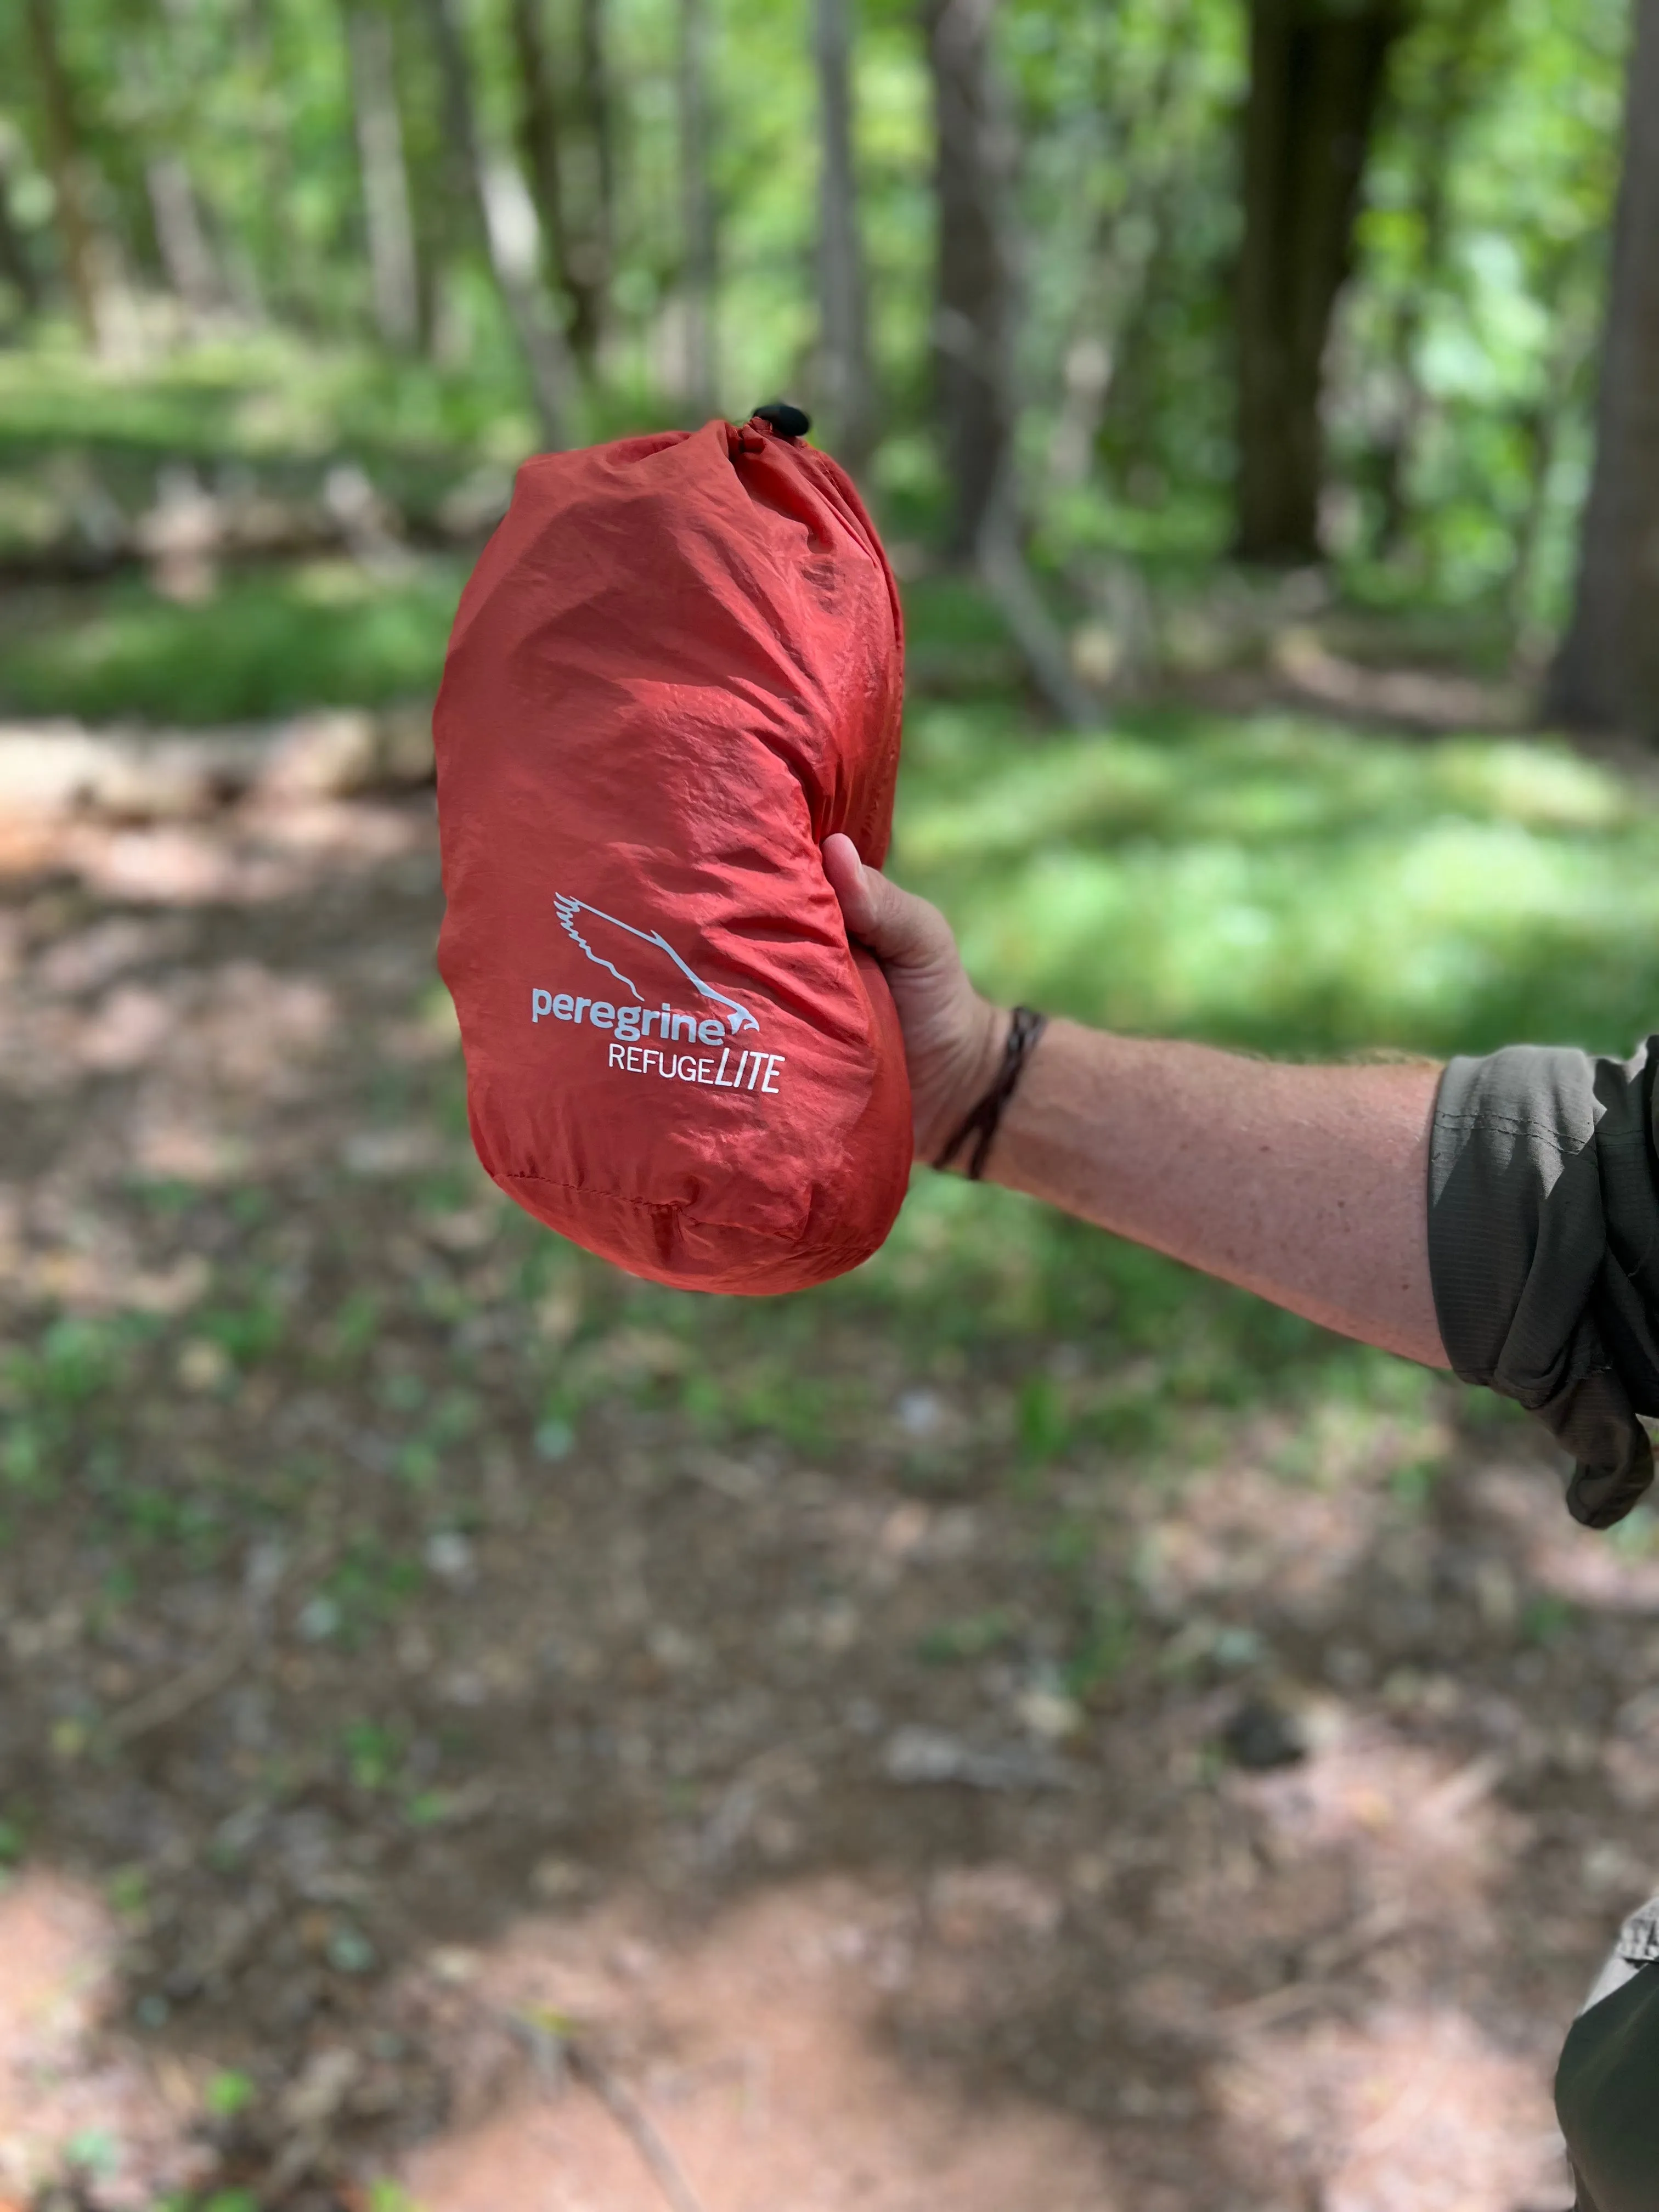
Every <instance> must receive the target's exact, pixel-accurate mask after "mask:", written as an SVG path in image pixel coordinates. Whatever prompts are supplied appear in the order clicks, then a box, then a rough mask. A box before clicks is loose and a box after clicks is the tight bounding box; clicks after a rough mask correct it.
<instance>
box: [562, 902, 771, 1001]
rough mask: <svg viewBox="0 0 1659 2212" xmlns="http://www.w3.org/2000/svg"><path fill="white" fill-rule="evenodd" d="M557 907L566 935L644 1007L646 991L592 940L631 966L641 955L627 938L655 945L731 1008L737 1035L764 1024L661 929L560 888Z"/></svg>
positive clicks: (705, 992)
mask: <svg viewBox="0 0 1659 2212" xmlns="http://www.w3.org/2000/svg"><path fill="white" fill-rule="evenodd" d="M553 906H554V910H555V911H556V914H557V915H558V917H559V923H560V927H562V929H563V931H564V933H565V935H566V936H567V937H568V938H569V939H570V940H571V941H572V943H573V944H575V945H580V947H581V949H582V951H584V952H585V953H586V955H587V957H588V958H589V959H590V960H591V961H592V963H593V964H594V965H595V967H598V968H604V969H607V970H608V971H609V973H610V974H611V975H614V976H615V977H616V979H617V981H618V982H619V983H623V984H626V986H627V987H628V988H629V991H630V992H631V993H632V994H633V995H634V997H635V1000H637V1002H638V1003H639V1004H640V1005H641V1006H644V1004H645V994H644V992H643V991H641V988H640V987H639V985H638V984H637V983H636V982H635V981H634V979H633V977H632V976H631V975H624V974H623V970H622V969H620V968H618V967H617V966H616V964H615V963H614V962H612V961H610V960H607V959H606V958H605V953H604V952H602V951H598V950H596V949H595V947H594V945H592V943H591V942H590V939H592V938H598V939H599V943H600V945H604V946H605V947H606V949H607V950H609V951H613V952H615V953H616V955H617V958H618V959H623V960H626V961H627V962H628V963H629V966H637V965H638V963H639V959H640V957H641V956H640V954H639V953H638V951H635V950H634V949H632V948H630V946H629V945H628V943H627V942H626V939H629V938H631V939H634V940H635V945H653V946H654V947H655V948H656V950H657V951H659V952H665V953H666V954H667V956H668V957H669V958H670V959H671V961H672V962H673V963H674V965H675V967H676V968H678V969H679V971H680V974H681V975H684V978H685V980H686V981H687V982H688V983H690V986H691V987H692V989H693V990H694V991H696V992H697V993H698V994H700V996H702V998H705V999H712V1000H716V1001H717V1002H718V1003H719V1004H720V1006H725V1007H726V1009H727V1012H726V1020H727V1021H728V1022H729V1023H730V1024H731V1028H732V1035H733V1036H736V1035H737V1034H738V1031H739V1030H757V1029H759V1027H760V1024H759V1023H758V1022H757V1020H756V1019H755V1017H754V1016H753V1014H751V1013H750V1011H749V1009H748V1007H747V1006H739V1005H738V1001H737V1000H735V999H728V998H727V997H726V994H725V992H724V991H717V990H715V988H714V985H713V984H712V983H705V982H704V981H703V980H702V976H701V975H698V973H697V972H696V969H695V968H693V967H692V966H690V963H688V962H686V961H684V960H682V959H681V957H680V956H679V954H678V952H676V951H675V950H674V948H673V946H672V945H671V944H670V943H669V942H668V939H666V938H665V936H664V935H663V934H662V933H661V931H660V930H656V929H651V930H646V929H635V927H634V925H633V923H632V922H631V921H617V917H616V916H615V915H611V914H602V913H601V912H600V911H599V908H598V907H596V906H589V905H588V903H587V902H586V900H585V899H579V898H572V897H570V896H568V893H566V892H564V891H560V892H559V893H558V894H557V895H556V897H555V898H554V901H553ZM579 923H580V927H579V926H578V925H579ZM619 930H620V931H621V932H623V937H622V938H618V936H617V931H619ZM584 933H586V934H584ZM678 1018H679V1019H683V1020H686V1021H690V1016H681V1017H678ZM642 1019H643V1018H642ZM641 1034H642V1035H643V1036H650V1034H651V1032H650V1030H649V1029H648V1028H646V1029H643V1030H641ZM665 1034H666V1032H665Z"/></svg>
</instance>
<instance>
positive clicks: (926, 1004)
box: [823, 832, 1008, 1160]
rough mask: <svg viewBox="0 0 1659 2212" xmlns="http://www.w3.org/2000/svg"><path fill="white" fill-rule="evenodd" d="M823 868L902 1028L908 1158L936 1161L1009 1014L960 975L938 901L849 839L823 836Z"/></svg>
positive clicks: (983, 1080)
mask: <svg viewBox="0 0 1659 2212" xmlns="http://www.w3.org/2000/svg"><path fill="white" fill-rule="evenodd" d="M823 872H824V874H825V875H826V876H827V877H828V878H829V887H830V889H831V890H833V891H834V892H835V894H836V898H837V899H838V900H839V901H840V902H841V910H842V918H843V920H844V921H846V924H847V933H848V936H849V937H855V938H857V939H858V940H859V942H860V944H861V945H866V946H867V947H868V948H869V950H870V951H872V952H873V953H874V955H875V957H876V958H877V959H878V960H879V961H880V963H881V964H882V967H883V969H884V971H885V973H886V976H887V982H888V987H889V988H890V990H891V992H892V994H893V1003H894V1005H895V1006H896V1007H897V1009H898V1018H899V1027H900V1029H901V1030H902V1031H903V1034H904V1057H905V1061H906V1064H907V1066H908V1069H909V1072H910V1097H911V1102H912V1106H913V1109H914V1115H915V1139H916V1152H917V1156H918V1157H919V1158H921V1159H924V1160H934V1159H937V1158H938V1157H939V1153H940V1152H942V1151H943V1150H944V1149H945V1146H946V1145H947V1144H948V1143H949V1142H950V1140H951V1137H952V1136H953V1135H954V1134H955V1133H956V1131H957V1128H958V1127H960V1125H961V1123H962V1121H963V1119H964V1118H965V1117H966V1115H968V1113H969V1111H970V1110H971V1109H972V1108H973V1107H974V1106H975V1104H977V1103H978V1102H979V1100H980V1099H981V1098H982V1097H984V1095H985V1093H986V1092H987V1091H988V1090H989V1089H990V1087H991V1085H992V1084H993V1082H994V1080H995V1079H996V1073H997V1070H998V1067H999V1066H1000V1063H1001V1059H1002V1050H1003V1043H1004V1040H1005V1038H1006V1033H1007V1028H1008V1016H1007V1015H1006V1013H1004V1012H1002V1010H1001V1009H1000V1007H998V1006H992V1004H991V1003H990V1001H989V1000H987V999H981V996H980V995H979V993H978V992H977V991H975V988H974V987H973V985H972V984H971V983H970V982H969V980H968V975H967V971H966V969H964V968H963V964H962V955H961V954H960V953H959V952H958V951H957V941H956V939H955V938H954V937H953V936H952V935H951V925H950V923H949V922H948V921H946V920H945V916H944V915H942V914H941V913H940V912H939V908H937V907H935V906H929V904H928V903H927V900H926V899H923V898H918V897H917V896H915V893H914V892H913V891H902V890H900V889H899V887H898V885H897V884H890V883H889V882H888V880H887V878H886V877H885V876H884V875H883V874H882V873H881V872H880V871H879V870H878V869H876V868H866V866H865V865H864V863H863V861H862V860H860V858H859V853H858V848H857V846H856V845H854V842H853V841H852V839H851V838H850V837H843V836H841V835H840V834H839V832H837V834H836V836H833V837H826V838H825V839H824V841H823Z"/></svg>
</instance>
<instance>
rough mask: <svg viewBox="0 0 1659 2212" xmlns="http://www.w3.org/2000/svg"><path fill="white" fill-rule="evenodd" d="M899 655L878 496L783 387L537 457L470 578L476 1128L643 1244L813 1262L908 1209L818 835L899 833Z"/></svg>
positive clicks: (452, 927) (498, 1171) (881, 1031)
mask: <svg viewBox="0 0 1659 2212" xmlns="http://www.w3.org/2000/svg"><path fill="white" fill-rule="evenodd" d="M902 671H903V639H902V625H901V617H900V613H899V605H898V595H897V592H896V588H895V586H894V583H893V578H892V574H891V572H890V569H889V568H888V566H887V562H886V557H885V556H884V554H883V552H882V549H881V544H880V541H879V540H878V538H877V536H876V533H875V530H874V528H873V526H872V524H871V521H870V519H869V517H868V516H867V515H866V513H865V511H864V508H863V507H862V506H861V505H860V501H859V498H858V495H857V493H856V492H855V491H854V489H853V487H852V485H851V483H849V482H848V478H847V477H845V476H844V475H843V474H842V471H841V470H840V469H838V468H837V467H836V465H835V463H834V462H833V461H831V460H829V459H828V458H827V457H826V456H825V455H823V454H822V453H816V452H814V451H813V450H812V449H811V448H810V447H805V446H801V445H798V444H796V443H795V442H794V441H793V439H791V438H789V437H787V436H785V435H780V434H778V433H777V432H775V431H774V430H773V429H772V428H771V427H770V425H769V424H768V423H765V422H761V421H760V420H759V419H758V418H757V420H756V421H755V422H751V423H750V424H749V425H747V426H746V427H745V428H743V429H736V428H732V426H730V425H729V424H727V423H724V422H711V423H709V424H708V426H707V427H706V428H703V429H702V430H698V431H696V432H694V433H692V434H690V435H686V434H684V433H681V432H672V433H670V434H667V435H662V436H656V437H647V438H629V439H624V440H623V441H620V442H619V443H617V444H615V445H611V446H599V447H592V448H591V449H589V450H588V451H586V452H583V453H551V454H547V455H544V456H543V457H541V458H540V459H536V460H532V461H528V462H526V464H525V465H524V466H523V468H521V469H520V471H519V476H518V482H517V484H516V486H515V488H514V491H513V503H512V507H511V508H510V509H509V511H508V513H507V517H506V519H505V520H504V521H503V522H502V523H501V526H500V528H499V529H498V530H497V531H496V532H495V536H494V537H493V538H491V539H490V542H489V545H488V546H487V547H486V548H485V550H484V552H483V557H482V559H481V560H480V561H479V562H478V565H477V568H476V569H475V570H474V572H473V574H472V578H471V581H470V582H469V583H468V585H467V587H466V590H465V592H464V593H463V594H462V598H461V605H460V611H459V613H458V615H457V616H456V618H455V627H454V630H453V633H452V635H451V637H450V641H449V653H448V658H447V662H446V664H445V668H444V678H443V684H442V688H441V690H440V692H439V695H438V705H437V711H436V714H435V720H434V728H435V736H436V742H437V755H438V821H439V828H440V832H441V840H442V847H443V875H444V890H445V893H446V896H447V902H448V908H447V915H446V917H445V921H444V925H443V929H442V933H441V937H440V939H439V945H438V965H439V968H440V970H441V973H442V975H443V978H444V981H445V982H446V983H447V985H448V987H449V990H450V993H451V995H452V996H453V999H454V1001H455V1006H456V1011H457V1012H458V1013H459V1018H460V1024H461V1042H462V1046H463V1048H464V1050H465V1057H466V1075H467V1103H468V1110H469V1114H470V1118H471V1127H472V1141H473V1143H474V1145H475V1146H477V1153H478V1158H480V1160H482V1161H483V1164H484V1166H485V1168H486V1169H487V1170H489V1174H490V1175H491V1176H493V1177H494V1178H495V1181H496V1182H498V1183H499V1184H500V1185H501V1188H502V1189H503V1190H505V1191H506V1192H507V1194H508V1195H509V1196H510V1197H512V1198H514V1199H516V1200H518V1202H519V1204H520V1206H524V1207H525V1208H526V1210H527V1211H528V1212H531V1213H533V1214H534V1215H535V1216H536V1217H537V1218H538V1220H541V1221H544V1222H545V1223H546V1224H547V1225H548V1226H549V1227H550V1228H551V1229H556V1230H557V1231H559V1233H560V1234H561V1235H562V1236H565V1237H571V1238H573V1239H574V1241H575V1242H576V1243H579V1244H583V1245H586V1247H587V1249H589V1250H590V1251H592V1252H597V1253H599V1254H601V1255H603V1256H604V1257H605V1258H606V1259H607V1260H611V1261H615V1262H616V1263H617V1266H619V1267H625V1268H627V1269H628V1270H629V1272H630V1273H634V1274H636V1275H646V1276H649V1277H650V1278H652V1279H653V1280H654V1281H657V1282H660V1283H673V1284H680V1285H687V1286H690V1287H692V1288H696V1289H698V1290H705V1291H791V1290H799V1289H801V1288H803V1287H805V1285H808V1284H811V1283H818V1282H823V1281H824V1280H826V1279H828V1278H829V1277H830V1276H832V1275H838V1274H841V1273H843V1272H844V1270H846V1269H847V1268H848V1267H856V1266H857V1265H858V1264H859V1262H860V1261H861V1260H865V1259H867V1258H868V1256H869V1255H870V1254H871V1253H872V1252H873V1251H875V1250H876V1249H877V1248H878V1246H879V1245H880V1244H881V1243H882V1241H883V1239H884V1237H886V1235H887V1232H888V1231H889V1229H890V1227H891V1226H892V1223H893V1218H894V1216H895V1215H896V1212H898V1208H899V1206H900V1203H901V1201H902V1198H903V1196H904V1191H905V1185H906V1182H907V1178H908V1173H909V1168H910V1153H911V1133H910V1093H909V1085H908V1079H907V1077H906V1074H905V1067H904V1054H903V1048H902V1040H901V1037H900V1034H899V1028H898V1021H897V1017H896V1014H895V1012H894V1009H893V1003H892V1000H891V998H890V995H889V994H888V989H887V985H886V982H885V981H884V977H883V975H882V974H881V971H880V969H878V966H877V965H876V963H875V962H874V961H873V960H872V958H871V957H869V955H868V954H867V953H866V952H865V951H863V950H862V949H861V948H860V947H858V946H855V945H849V944H848V938H847V932H846V928H845V927H844V925H843V923H842V917H841V910H840V908H839V907H838V906H837V905H836V897H835V894H834V893H833V891H831V890H830V889H829V884H828V883H827V882H826V881H825V879H824V874H823V865H822V862H821V860H820V857H819V847H820V846H821V845H822V843H823V840H824V839H825V838H826V837H827V836H829V835H830V833H831V832H832V831H835V830H838V829H839V830H844V831H846V833H847V834H848V836H850V837H851V838H852V840H853V842H854V844H855V845H856V846H857V847H858V848H859V851H860V853H861V854H862V855H863V856H864V858H865V860H867V861H869V862H871V863H872V865H878V864H879V862H880V861H881V860H882V859H883V857H884V854H885V852H886V849H887V842H888V837H889V834H890V825H891V819H892V807H893V785H894V779H895V777H896V773H897V769H898V751H899V720H900V712H901V704H902Z"/></svg>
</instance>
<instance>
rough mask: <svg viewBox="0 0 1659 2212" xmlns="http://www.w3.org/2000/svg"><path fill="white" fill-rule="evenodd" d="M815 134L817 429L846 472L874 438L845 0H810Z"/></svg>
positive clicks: (848, 2) (859, 465)
mask: <svg viewBox="0 0 1659 2212" xmlns="http://www.w3.org/2000/svg"><path fill="white" fill-rule="evenodd" d="M813 28H814V33H815V39H814V47H815V53H816V58H817V76H818V112H819V118H820V130H821V133H822V138H821V150H820V156H819V165H818V316H819V331H820V337H819V368H818V376H819V383H820V386H821V393H822V400H821V404H822V410H823V429H824V432H825V435H826V439H827V441H828V443H829V444H830V445H831V446H832V447H834V449H835V452H836V456H837V458H838V459H840V460H841V462H842V465H844V466H845V467H846V469H847V470H848V472H849V473H850V474H851V475H853V476H854V477H856V476H859V475H860V474H861V473H862V471H863V469H864V466H865V464H866V461H867V460H868V459H869V458H870V449H871V447H872V444H873V443H874V440H875V430H876V422H875V380H874V378H873V376H872V374H871V368H870V340H869V319H868V313H867V307H866V290H865V281H864V243H863V239H862V237H861V235H860V228H859V207H858V180H857V176H856V173H855V171H854V161H853V84H852V48H853V26H852V0H815V4H814V13H813Z"/></svg>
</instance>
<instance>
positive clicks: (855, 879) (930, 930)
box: [823, 832, 951, 968]
mask: <svg viewBox="0 0 1659 2212" xmlns="http://www.w3.org/2000/svg"><path fill="white" fill-rule="evenodd" d="M823 872H824V874H825V875H826V876H827V877H828V878H829V886H830V889H831V890H833V891H834V892H835V894H836V898H837V899H838V900H839V901H840V902H841V910H842V919H843V920H844V921H845V922H846V924H847V931H848V935H849V936H850V937H856V938H857V939H859V940H860V943H861V944H864V945H868V946H869V948H870V950H871V951H872V952H873V953H874V954H875V956H876V957H877V959H878V960H880V961H883V962H884V963H887V964H889V965H893V966H897V967H901V968H909V967H919V966H921V965H922V964H923V963H929V962H933V961H935V960H937V959H939V957H941V955H942V954H943V953H945V952H946V951H948V950H949V949H950V946H951V931H950V925H949V924H948V923H947V922H946V921H945V917H944V915H942V914H940V913H939V909H938V908H937V907H932V906H929V905H928V903H927V900H926V899H921V898H918V897H916V896H915V893H914V892H913V891H902V890H900V889H899V887H898V885H897V884H890V883H889V882H888V880H887V878H886V877H885V876H884V875H883V874H882V873H881V872H880V870H879V869H878V868H866V866H865V865H864V862H863V861H862V860H860V858H859V853H858V848H857V846H856V845H854V842H853V841H852V839H851V838H850V837H844V836H842V835H841V834H840V833H839V832H837V833H836V835H835V836H832V837H826V838H825V839H824V842H823Z"/></svg>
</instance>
